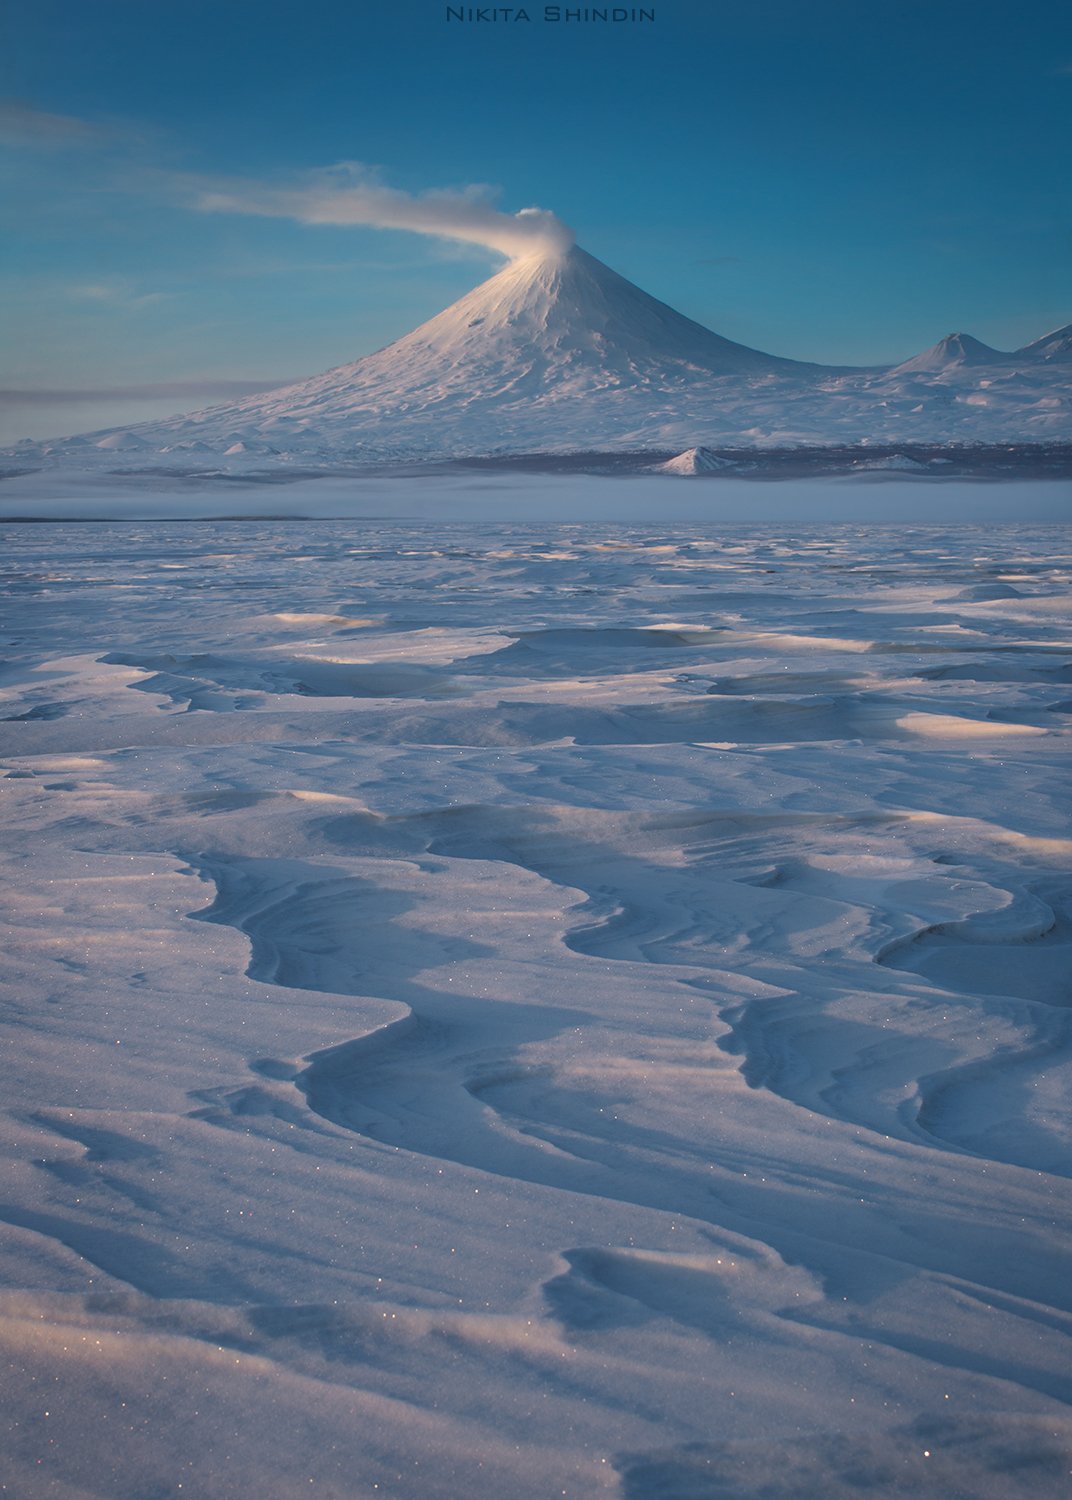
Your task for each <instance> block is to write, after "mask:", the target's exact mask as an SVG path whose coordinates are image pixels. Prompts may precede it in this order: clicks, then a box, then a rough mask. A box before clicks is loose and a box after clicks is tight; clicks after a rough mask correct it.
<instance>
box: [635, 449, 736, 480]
mask: <svg viewBox="0 0 1072 1500" xmlns="http://www.w3.org/2000/svg"><path fill="white" fill-rule="evenodd" d="M736 467H737V465H736V464H735V463H734V461H733V459H732V458H719V456H718V454H717V453H712V452H711V451H710V449H709V448H687V449H686V450H685V452H684V453H679V454H678V455H677V457H676V458H668V459H667V461H666V462H665V463H664V464H655V465H654V469H655V471H656V472H657V473H660V474H717V473H718V472H719V471H720V470H726V469H735V468H736Z"/></svg>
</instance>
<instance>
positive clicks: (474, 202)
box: [195, 162, 574, 260]
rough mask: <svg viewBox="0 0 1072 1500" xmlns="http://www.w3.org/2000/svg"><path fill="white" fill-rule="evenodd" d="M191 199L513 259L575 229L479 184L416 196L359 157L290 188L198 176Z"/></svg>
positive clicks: (555, 246)
mask: <svg viewBox="0 0 1072 1500" xmlns="http://www.w3.org/2000/svg"><path fill="white" fill-rule="evenodd" d="M195 201H196V206H197V207H198V208H200V209H202V210H203V211H204V212H206V213H240V214H259V215H262V216H265V217H268V218H275V219H296V220H297V221H298V222H299V223H302V224H368V225H371V226H372V227H374V228H376V229H410V230H413V232H414V233H416V234H433V235H438V236H441V237H442V238H444V239H451V240H464V241H467V242H468V243H470V244H474V245H486V246H488V247H489V248H490V249H492V250H498V251H499V252H500V253H501V254H503V255H506V256H509V258H510V259H511V260H517V259H520V258H521V257H522V256H526V255H534V254H539V253H547V252H549V251H561V250H568V249H569V247H570V246H571V245H572V244H573V240H574V235H573V231H572V229H570V228H569V227H568V226H567V225H565V224H563V223H562V221H561V219H558V218H556V217H555V215H554V214H553V213H549V212H548V211H547V210H546V209H543V208H523V209H522V210H521V211H520V213H516V214H506V213H502V212H501V211H500V210H499V209H497V208H496V207H495V206H494V204H493V203H492V202H491V201H490V198H489V194H488V190H487V189H486V188H482V187H473V188H466V189H464V190H463V191H461V192H457V191H451V190H441V191H435V192H429V193H421V194H419V195H418V196H413V195H411V194H409V193H404V192H401V191H400V190H399V189H397V188H391V187H385V186H384V185H383V184H382V183H381V182H378V181H377V180H376V178H375V176H374V175H373V174H372V173H370V172H369V170H368V169H367V168H365V167H363V166H361V164H360V163H358V162H342V163H340V164H339V165H338V166H335V167H329V168H326V169H324V170H322V171H318V172H315V173H311V174H309V175H308V176H307V177H306V178H305V179H304V180H303V181H301V182H299V183H295V184H292V185H290V186H280V187H276V186H272V185H270V184H266V183H258V182H251V181H245V180H238V181H229V182H225V183H211V184H206V183H204V182H203V181H202V182H201V183H199V184H197V185H196V187H195Z"/></svg>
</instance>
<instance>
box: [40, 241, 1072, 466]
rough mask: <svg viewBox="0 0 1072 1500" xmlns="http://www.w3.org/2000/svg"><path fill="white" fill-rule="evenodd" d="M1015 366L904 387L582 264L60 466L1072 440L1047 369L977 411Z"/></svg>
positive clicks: (531, 272)
mask: <svg viewBox="0 0 1072 1500" xmlns="http://www.w3.org/2000/svg"><path fill="white" fill-rule="evenodd" d="M1009 358H1010V356H1007V355H1002V354H1000V353H999V352H998V351H997V350H989V349H987V348H986V346H985V345H982V344H979V343H978V342H977V341H976V340H973V339H971V338H970V336H968V335H958V336H956V339H955V340H943V342H942V344H941V345H939V346H936V349H935V350H933V351H928V355H927V356H924V357H922V359H917V360H914V361H909V362H908V363H907V364H906V365H902V366H900V367H898V368H896V369H894V370H892V371H891V370H889V369H886V368H876V369H866V370H852V369H844V368H834V367H829V366H823V365H818V364H808V363H802V362H799V361H796V360H791V359H783V358H779V357H778V356H777V355H773V354H766V353H762V352H760V351H759V350H757V349H751V348H748V347H746V346H745V345H743V344H738V343H734V342H733V341H732V340H731V339H727V338H723V337H721V336H720V335H719V334H717V333H713V332H712V331H711V330H710V329H708V328H704V327H703V326H702V325H701V324H699V323H695V322H693V321H692V319H691V318H687V317H684V316H683V315H682V314H681V313H679V312H676V311H675V310H674V309H673V308H671V307H668V306H667V305H666V304H665V303H663V302H659V301H657V300H656V299H655V298H654V297H651V296H649V295H648V294H647V293H646V292H644V291H641V289H640V288H639V287H637V286H634V285H633V283H632V282H630V281H627V280H626V279H625V278H624V277H623V276H620V275H618V273H617V272H616V271H612V270H611V269H610V267H609V266H605V265H604V264H603V263H602V262H601V261H599V260H597V259H596V258H595V257H594V256H592V255H589V254H588V253H587V252H586V251H584V250H582V249H581V248H580V247H579V246H576V245H574V246H571V247H570V248H568V249H566V248H561V247H558V248H554V249H545V250H543V251H541V252H539V253H536V254H531V255H527V256H524V257H522V258H520V259H517V260H514V261H512V262H511V263H510V264H509V265H507V266H506V267H505V269H503V270H502V271H500V272H499V273H498V274H497V275H495V276H493V277H491V278H490V280H488V281H486V282H484V283H483V284H482V285H480V286H478V287H476V288H475V289H474V290H473V291H471V292H469V293H467V294H466V295H465V296H464V297H462V298H460V300H459V301H457V302H455V303H453V305H452V306H450V307H448V308H447V309H446V310H445V311H444V312H441V313H439V314H438V315H437V316H436V317H434V318H432V319H430V320H429V321H428V322H427V323H423V324H421V326H420V327H419V328H417V329H415V330H414V331H413V332H412V333H408V334H406V335H405V336H404V337H403V338H400V339H398V340H397V341H396V342H395V343H393V344H389V345H388V346H387V347H386V348H383V349H380V350H378V351H377V352H376V353H374V354H369V355H366V356H365V357H364V358H363V359H359V360H357V361H355V362H354V363H353V364H348V365H341V366H339V367H338V368H336V369H333V370H328V371H327V372H326V373H324V374H322V375H317V376H314V377H313V378H312V379H309V380H303V381H299V382H297V383H296V384H293V385H287V386H283V387H281V388H279V389H278V390H274V391H269V392H267V393H264V392H261V393H258V394H257V395H252V396H247V397H245V398H243V399H242V400H239V401H236V402H233V403H230V404H228V405H225V406H216V407H212V408H209V409H207V410H205V411H201V412H195V413H192V414H190V415H185V416H177V417H173V418H170V419H168V420H165V421H162V422H160V421H157V422H146V423H140V424H137V425H135V426H132V427H128V428H122V429H115V430H112V431H110V432H107V433H103V434H95V435H91V436H90V437H89V438H88V439H87V438H85V437H83V438H80V439H68V440H66V442H62V441H61V442H59V443H56V444H51V445H49V446H48V447H47V448H42V449H41V451H42V452H43V453H47V454H49V455H51V456H52V457H53V458H61V459H62V458H63V457H64V456H68V457H74V456H76V455H77V457H78V461H79V462H82V461H83V460H84V459H85V458H86V457H87V456H88V454H87V449H88V450H93V451H96V450H100V452H101V455H102V456H103V455H105V454H106V455H107V456H108V457H109V458H111V459H112V460H113V461H115V460H116V459H117V457H118V456H119V455H122V458H123V461H125V462H127V463H130V462H133V461H141V462H144V461H145V456H146V451H147V450H149V451H152V452H154V453H161V454H164V455H167V456H168V458H167V462H169V463H172V464H175V463H179V462H183V461H186V462H188V461H189V460H190V459H191V458H195V457H197V461H198V462H201V461H202V459H201V458H200V457H198V456H200V455H204V454H206V452H211V453H212V454H214V455H217V456H218V457H219V458H221V459H224V460H226V461H227V463H228V464H229V465H231V466H235V467H242V466H243V465H245V466H247V467H248V466H249V465H251V464H252V465H257V464H260V465H262V466H263V465H264V463H265V462H269V463H275V462H276V461H295V460H298V461H302V462H317V463H329V464H330V463H342V464H346V463H353V462H361V461H374V462H382V461H385V460H386V461H390V460H397V459H405V460H410V459H427V458H450V457H471V456H476V455H497V454H498V455H502V454H524V453H533V454H534V453H548V452H557V453H562V452H570V451H577V450H582V449H583V450H587V451H600V450H619V451H621V450H647V449H656V448H661V449H663V450H667V449H668V450H669V451H671V452H680V451H681V450H683V449H685V450H691V449H695V448H703V447H714V446H717V445H719V444H720V443H721V444H725V443H732V444H735V445H737V446H751V447H765V446H784V445H801V444H809V443H858V442H875V441H885V440H888V439H890V438H894V439H896V440H897V441H916V442H942V441H948V440H954V441H960V442H965V441H994V440H995V439H1000V440H1009V439H1012V440H1017V439H1018V440H1032V439H1034V440H1042V439H1045V438H1050V437H1053V436H1064V435H1067V431H1068V427H1069V403H1068V400H1067V395H1068V392H1067V385H1068V379H1067V371H1066V373H1065V374H1064V375H1062V374H1061V372H1060V370H1058V369H1057V368H1056V362H1051V364H1049V365H1048V364H1047V363H1045V362H1044V361H1043V360H1041V359H1040V360H1035V361H1030V362H1028V363H1030V364H1031V365H1032V366H1033V367H1034V369H1035V370H1036V371H1037V372H1038V373H1037V374H1031V375H1029V376H1027V377H1024V378H1023V379H1021V380H1020V381H1019V383H1018V384H1015V383H1014V384H1013V385H1008V386H1006V387H1005V388H1003V389H1002V390H1001V392H1000V393H998V394H996V395H986V396H983V397H980V398H976V397H973V396H972V392H973V391H975V390H976V389H977V387H978V388H981V386H982V377H984V376H986V375H987V373H988V372H989V371H990V370H991V367H992V366H996V365H998V364H999V363H1000V362H1003V361H1007V360H1008V359H1009ZM891 376H892V377H895V378H894V380H893V382H892V383H891V380H890V378H889V377H891ZM903 376H909V377H910V383H909V385H908V386H904V387H902V386H901V385H900V384H899V382H900V380H901V377H903ZM950 379H952V382H953V385H952V386H951V384H950ZM958 382H959V383H960V384H959V385H958V384H957V383H958ZM929 384H933V386H934V389H935V397H934V400H933V401H928V399H927V387H928V385H929ZM961 386H962V387H963V399H961V393H960V388H961ZM1058 387H1059V388H1060V390H1059V393H1058V394H1057V396H1056V398H1055V395H1054V391H1055V389H1057V388H1058ZM921 388H922V389H921ZM921 396H922V399H921ZM131 455H134V457H133V458H132V457H131ZM139 455H140V458H139V457H138V456H139Z"/></svg>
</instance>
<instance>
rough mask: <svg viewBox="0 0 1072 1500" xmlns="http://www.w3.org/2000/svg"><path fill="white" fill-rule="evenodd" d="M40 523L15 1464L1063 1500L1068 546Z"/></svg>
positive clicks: (22, 695) (147, 1475) (25, 897)
mask: <svg viewBox="0 0 1072 1500" xmlns="http://www.w3.org/2000/svg"><path fill="white" fill-rule="evenodd" d="M667 482H668V483H674V481H667ZM5 530H6V535H5V540H6V543H7V550H6V561H5V564H4V576H5V590H6V600H7V603H8V606H9V614H8V619H7V622H6V627H5V649H4V653H3V664H2V667H0V723H2V732H0V733H2V751H3V756H4V761H3V777H2V780H0V786H2V789H3V794H4V802H5V814H4V816H5V828H6V831H7V837H6V846H5V854H4V856H3V858H4V863H5V873H6V874H7V876H8V880H7V882H6V891H7V894H6V896H5V900H4V903H3V907H2V911H0V926H2V929H3V931H2V932H0V941H2V942H3V946H4V951H5V954H6V955H7V960H8V961H7V964H6V971H7V972H6V978H5V981H4V986H3V992H2V1001H3V1009H2V1011H0V1037H2V1040H3V1044H4V1048H5V1056H7V1057H8V1058H9V1059H10V1066H9V1069H8V1074H7V1077H8V1085H7V1087H6V1090H5V1097H4V1100H3V1102H2V1105H0V1136H2V1139H3V1146H4V1150H5V1153H6V1156H7V1159H8V1160H9V1162H10V1163H11V1170H10V1172H9V1174H8V1177H7V1180H6V1183H5V1188H4V1192H3V1195H2V1202H0V1269H2V1272H3V1281H2V1285H3V1287H4V1290H3V1291H2V1292H0V1345H2V1349H3V1360H2V1367H3V1369H4V1372H5V1373H4V1376H3V1377H2V1383H3V1386H4V1404H5V1410H6V1411H7V1412H9V1413H10V1415H11V1425H10V1427H9V1429H8V1431H7V1433H6V1435H5V1442H4V1463H5V1465H6V1474H5V1482H6V1483H7V1484H8V1486H9V1488H11V1489H12V1492H13V1493H18V1494H20V1495H22V1494H24V1495H27V1496H36V1495H42V1496H43V1495H47V1494H55V1495H61V1496H65V1497H67V1496H70V1497H75V1496H77V1497H79V1500H82V1497H86V1496H93V1497H98V1496H99V1497H101V1500H104V1497H107V1500H146V1497H148V1496H155V1495H158V1494H159V1495H163V1494H167V1495H177V1494H179V1493H180V1491H179V1488H178V1486H179V1485H180V1483H181V1485H182V1490H181V1493H182V1494H186V1493H191V1494H196V1495H198V1496H203V1497H207V1500H217V1497H219V1500H224V1497H228V1500H229V1497H232V1496H234V1497H237V1496H243V1497H244V1496H248V1495H252V1494H255V1495H257V1496H259V1497H261V1496H263V1497H270V1500H275V1497H279V1500H284V1497H285V1500H291V1497H293V1496H294V1495H295V1494H298V1493H305V1492H310V1493H320V1494H324V1495H330V1496H335V1497H340V1500H341V1497H347V1500H349V1497H362V1500H364V1497H366V1496H367V1497H372V1496H375V1495H381V1494H388V1495H394V1496H397V1497H407V1500H408V1497H413V1500H417V1497H420V1500H426V1497H432V1500H456V1497H458V1496H460V1495H473V1496H479V1497H487V1500H498V1497H500V1496H502V1495H506V1494H509V1495H511V1496H517V1497H520V1500H530V1497H531V1500H545V1497H547V1496H549V1495H561V1494H565V1495H568V1496H577V1497H588V1496H594V1495H601V1494H606V1495H608V1496H619V1497H623V1500H709V1497H711V1500H714V1497H719V1500H728V1497H733V1500H799V1497H801V1496H804V1495H813V1494H815V1495H818V1494H822V1495H824V1496H835V1497H855V1496H863V1495H866V1496H869V1497H870V1496H879V1497H884V1500H894V1497H902V1496H908V1495H913V1496H925V1497H934V1500H939V1497H941V1500H947V1497H955V1496H963V1497H971V1500H991V1497H992V1500H1006V1497H1012V1500H1017V1497H1027V1496H1029V1495H1030V1496H1032V1497H1038V1496H1040V1495H1044V1496H1049V1495H1054V1496H1056V1495H1058V1494H1061V1493H1063V1490H1064V1487H1065V1485H1066V1483H1067V1475H1068V1471H1069V1468H1070V1459H1072V1421H1070V1413H1069V1401H1070V1399H1072V1380H1070V1378H1069V1370H1070V1360H1069V1351H1070V1334H1072V1290H1070V1285H1069V1278H1068V1274H1067V1243H1068V1233H1069V1229H1070V1227H1072V1226H1070V1223H1069V1220H1070V1218H1072V1215H1070V1211H1069V1201H1070V1200H1069V1195H1068V1181H1067V1179H1068V1176H1069V1175H1070V1168H1072V1153H1070V1146H1072V1139H1070V1137H1072V1131H1070V1128H1069V1119H1070V1114H1069V1108H1068V1106H1069V1094H1070V1091H1072V1032H1070V1025H1072V991H1070V989H1069V984H1068V974H1069V968H1070V963H1069V960H1070V958H1072V834H1070V833H1069V830H1068V826H1067V818H1066V816H1065V809H1064V803H1065V801H1066V799H1065V798H1063V796H1062V775H1063V773H1064V771H1065V769H1066V767H1067V745H1068V728H1067V724H1068V713H1069V708H1070V705H1069V687H1068V683H1069V679H1070V677H1072V645H1070V641H1072V637H1070V634H1069V619H1068V609H1067V604H1068V582H1069V572H1070V569H1072V548H1070V547H1069V538H1068V533H1067V531H1066V530H1064V529H1062V528H1059V527H1053V526H1038V527H1034V528H1032V527H1031V526H1029V525H1021V526H1020V527H1018V528H1011V527H1007V528H1001V527H986V528H970V527H942V526H937V525H931V526H904V527H902V528H900V529H894V528H889V527H880V526H866V525H860V524H852V525H846V526H836V525H830V526H826V527H823V528H818V527H814V526H811V527H809V526H806V525H803V524H801V525H795V526H793V527H792V529H790V528H789V527H787V526H786V525H758V524H751V525H741V524H739V525H736V526H731V525H726V524H713V523H712V522H711V521H710V520H707V521H704V522H699V521H689V522H683V523H681V524H677V525H667V524H662V525H656V524H653V523H651V522H650V521H649V522H644V523H636V524H611V523H606V524H604V523H598V522H593V521H587V522H582V521H576V520H572V521H570V520H567V521H559V520H547V521H543V522H540V521H532V520H529V521H513V522H503V521H500V522H498V523H496V524H489V523H486V522H484V523H480V524H475V523H470V522H463V521H459V522H453V523H452V522H448V521H440V522H438V523H435V524H416V523H406V522H401V521H390V520H384V519H378V520H377V519H375V518H372V517H365V518H360V519H350V520H325V521H318V522H313V521H306V522H302V523H300V524H294V523H286V522H265V523H261V524H258V525H257V526H250V525H248V524H242V523H238V522H223V521H189V522H186V523H183V524H168V523H156V524H153V525H147V524H143V523H140V522H137V521H131V522H128V523H125V524H118V523H79V524H74V523H63V522H55V523H50V524H43V525H36V526H13V525H12V526H8V527H7V528H6V529H5Z"/></svg>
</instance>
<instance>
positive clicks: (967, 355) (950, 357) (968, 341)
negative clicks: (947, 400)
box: [889, 333, 1009, 375]
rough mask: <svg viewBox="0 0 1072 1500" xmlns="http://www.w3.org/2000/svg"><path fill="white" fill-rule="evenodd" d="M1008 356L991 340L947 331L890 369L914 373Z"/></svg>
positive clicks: (994, 362)
mask: <svg viewBox="0 0 1072 1500" xmlns="http://www.w3.org/2000/svg"><path fill="white" fill-rule="evenodd" d="M1008 358H1009V356H1008V355H1007V354H1002V352H1001V351H1000V350H999V349H992V348H991V347H990V345H989V344H984V343H983V342H982V340H981V339H977V338H975V337H974V335H972V334H970V333H947V334H946V336H945V338H944V339H939V340H938V342H937V343H936V344H932V345H931V347H930V348H929V349H924V350H923V352H922V354H916V355H913V357H912V358H911V359H906V360H904V361H902V363H901V364H899V365H895V366H894V368H893V369H892V370H891V371H890V372H889V373H890V374H892V375H911V374H915V373H923V372H925V371H928V370H929V371H936V370H946V369H952V368H954V367H955V366H961V365H999V364H1004V363H1005V362H1006V361H1007V360H1008Z"/></svg>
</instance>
